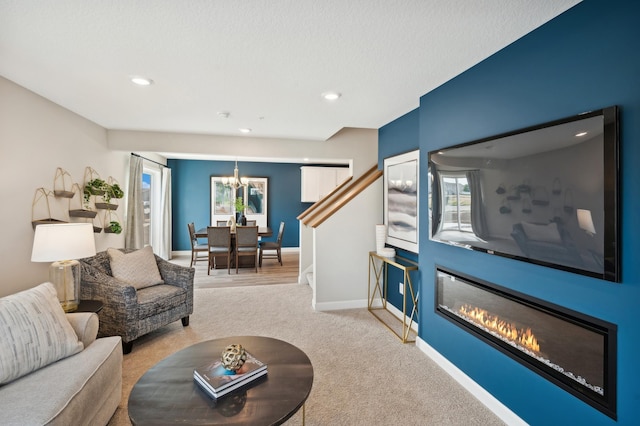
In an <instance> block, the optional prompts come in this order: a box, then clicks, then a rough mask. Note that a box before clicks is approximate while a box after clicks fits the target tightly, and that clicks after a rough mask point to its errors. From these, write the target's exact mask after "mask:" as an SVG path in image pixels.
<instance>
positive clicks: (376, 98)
mask: <svg viewBox="0 0 640 426" xmlns="http://www.w3.org/2000/svg"><path fill="white" fill-rule="evenodd" d="M577 3H579V1H577V0H536V1H531V0H287V1H285V0H260V1H258V0H244V1H240V0H235V1H231V0H227V1H222V0H189V1H178V0H135V1H132V0H109V1H101V0H57V1H45V0H40V1H38V0H0V75H2V76H3V77H5V78H8V79H9V80H12V81H14V82H16V83H18V84H20V85H21V86H24V87H26V88H27V89H30V90H32V91H33V92H35V93H38V94H40V95H42V96H44V97H46V98H48V99H50V100H52V101H53V102H55V103H57V104H59V105H62V106H64V107H66V108H68V109H69V110H71V111H74V112H75V113H77V114H80V115H81V116H83V117H86V118H88V119H90V120H92V121H94V122H96V123H97V124H99V125H101V126H104V127H106V128H108V129H130V130H155V131H172V132H183V133H204V134H217V135H239V132H238V129H239V128H241V127H245V128H251V129H252V134H251V136H252V137H273V138H294V139H314V140H324V139H327V138H329V137H331V136H332V135H333V134H335V133H336V132H338V131H339V130H340V129H341V128H343V127H356V128H374V129H375V128H379V127H380V126H382V125H384V124H386V123H388V122H390V121H392V120H394V119H396V118H397V117H399V116H401V115H403V114H405V113H407V112H409V111H411V110H412V109H414V108H416V107H417V106H418V102H419V97H420V96H421V95H423V94H425V93H427V92H429V91H431V90H432V89H434V88H436V87H438V86H439V85H441V84H442V83H444V82H446V81H447V80H449V79H451V78H452V77H455V76H456V75H458V74H460V73H461V72H463V71H464V70H466V69H468V68H469V67H471V66H473V65H474V64H476V63H478V62H480V61H481V60H483V59H485V58H486V57H488V56H490V55H491V54H493V53H495V52H496V51H498V50H500V49H502V48H503V47H505V46H507V45H508V44H510V43H512V42H513V41H515V40H516V39H518V38H520V37H522V36H523V35H525V34H526V33H528V32H530V31H532V30H533V29H535V28H537V27H538V26H540V25H542V24H544V23H545V22H547V21H548V20H550V19H552V18H554V17H555V16H557V15H558V14H560V13H562V12H563V11H565V10H566V9H568V8H570V7H571V6H573V5H575V4H577ZM131 75H143V76H147V77H149V78H151V79H153V80H154V82H155V84H153V85H152V86H149V87H145V88H143V87H138V86H135V85H133V84H132V83H131V82H130V81H129V79H128V77H129V76H131ZM329 90H333V91H338V92H340V93H342V97H341V98H340V99H339V100H338V101H336V102H331V103H330V102H327V101H324V100H323V99H322V98H321V96H320V94H321V93H323V92H325V91H329ZM219 112H228V113H229V117H228V118H226V119H225V118H222V117H220V116H219V115H218V113H219Z"/></svg>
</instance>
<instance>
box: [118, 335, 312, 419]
mask: <svg viewBox="0 0 640 426" xmlns="http://www.w3.org/2000/svg"><path fill="white" fill-rule="evenodd" d="M232 343H239V344H241V345H242V346H243V347H244V348H245V349H246V350H247V351H249V352H251V354H253V355H254V356H255V357H256V358H257V359H259V360H261V361H262V362H264V363H265V364H267V371H268V372H267V375H266V376H263V377H261V378H259V379H256V380H255V381H253V382H251V383H249V384H247V386H243V387H241V388H240V389H238V390H236V391H233V392H231V393H229V394H227V395H224V396H222V397H220V398H219V399H217V400H216V399H212V398H210V397H209V396H208V395H207V394H206V393H205V392H204V391H203V390H201V389H200V387H199V386H198V385H197V384H196V383H195V381H194V379H193V370H194V368H196V367H200V366H203V365H206V364H208V363H210V362H211V361H212V360H213V359H215V358H219V357H220V354H221V353H222V351H223V349H224V348H225V347H226V346H227V345H229V344H232ZM312 384H313V366H312V365H311V361H310V360H309V357H308V356H307V355H306V354H305V353H304V352H303V351H301V350H300V349H298V348H297V347H295V346H293V345H292V344H290V343H287V342H285V341H282V340H278V339H273V338H270V337H260V336H239V337H226V338H221V339H215V340H208V341H205V342H201V343H197V344H195V345H192V346H189V347H187V348H185V349H182V350H180V351H178V352H176V353H174V354H172V355H170V356H168V357H167V358H165V359H163V360H162V361H160V362H159V363H157V364H156V365H154V366H153V367H151V368H150V369H149V370H148V371H147V372H146V373H145V374H144V375H143V376H142V377H141V378H140V380H138V382H137V383H136V384H135V386H134V387H133V389H132V390H131V393H130V395H129V404H128V405H129V418H130V420H131V422H132V423H133V424H135V425H144V424H148V425H162V424H178V423H181V424H189V425H216V424H228V425H279V424H282V423H283V422H285V421H286V420H287V419H289V418H290V417H291V416H292V415H293V414H295V413H296V412H297V411H298V410H299V409H300V407H302V405H303V404H304V402H305V401H306V400H307V397H308V396H309V393H310V392H311V386H312Z"/></svg>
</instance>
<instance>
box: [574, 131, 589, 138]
mask: <svg viewBox="0 0 640 426" xmlns="http://www.w3.org/2000/svg"><path fill="white" fill-rule="evenodd" d="M586 134H587V132H580V133H576V137H578V138H579V137H580V136H584V135H586Z"/></svg>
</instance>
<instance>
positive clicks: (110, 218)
mask: <svg viewBox="0 0 640 426" xmlns="http://www.w3.org/2000/svg"><path fill="white" fill-rule="evenodd" d="M102 226H103V227H104V232H105V234H120V233H121V232H122V225H121V224H120V218H119V217H118V214H117V213H115V212H114V211H112V210H107V211H106V212H105V214H104V217H103V222H102Z"/></svg>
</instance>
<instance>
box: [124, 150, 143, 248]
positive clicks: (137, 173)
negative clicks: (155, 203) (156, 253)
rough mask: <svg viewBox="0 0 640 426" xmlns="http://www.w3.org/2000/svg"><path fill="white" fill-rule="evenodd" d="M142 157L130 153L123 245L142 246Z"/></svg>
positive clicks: (127, 246)
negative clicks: (125, 226)
mask: <svg viewBox="0 0 640 426" xmlns="http://www.w3.org/2000/svg"><path fill="white" fill-rule="evenodd" d="M142 171H143V166H142V158H140V157H138V156H137V155H131V157H130V160H129V195H128V197H127V228H126V230H125V235H124V246H125V248H129V249H141V248H143V247H144V205H143V203H142Z"/></svg>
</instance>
